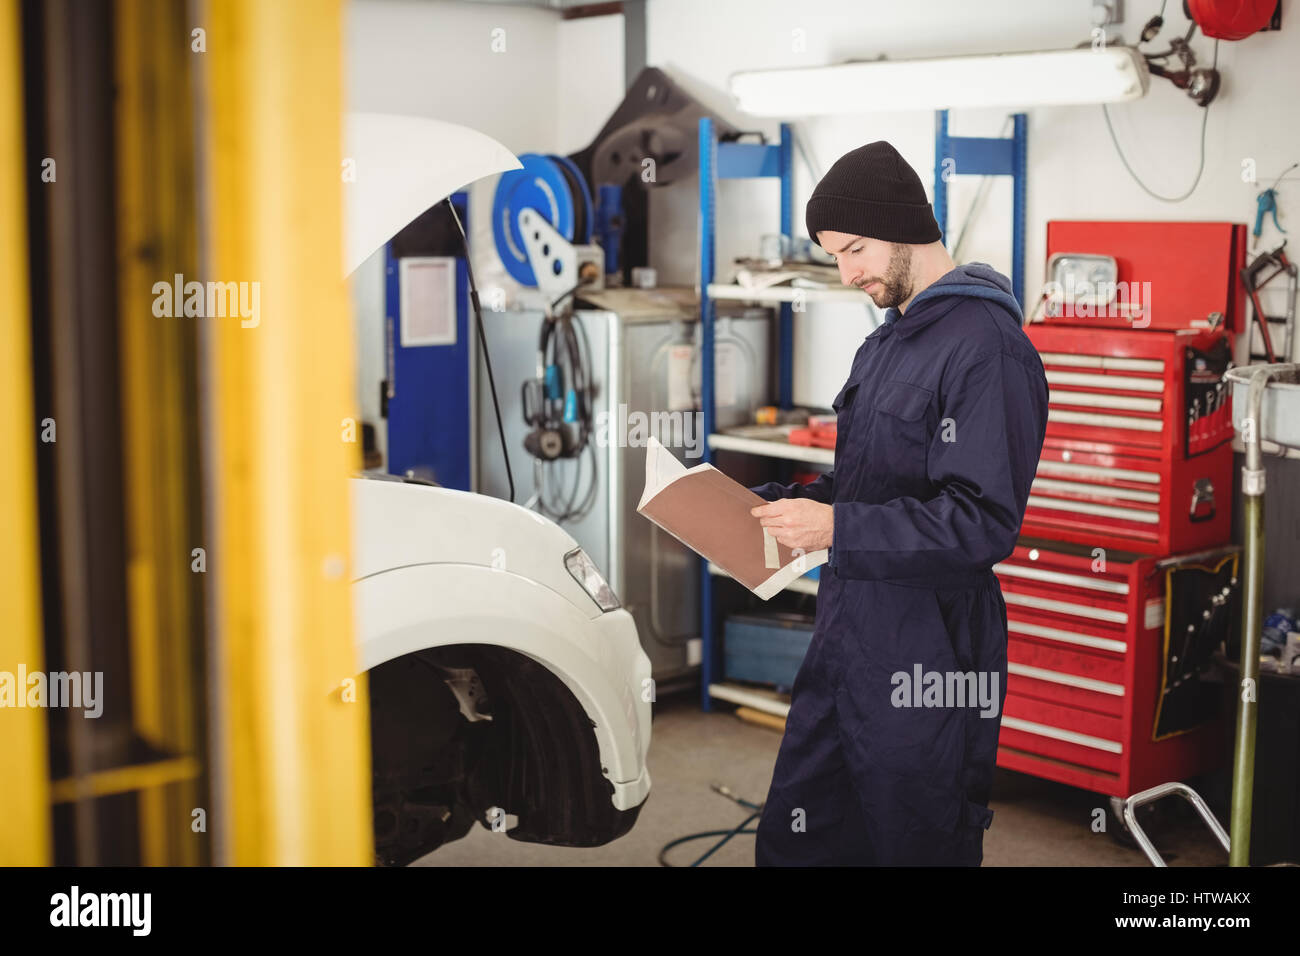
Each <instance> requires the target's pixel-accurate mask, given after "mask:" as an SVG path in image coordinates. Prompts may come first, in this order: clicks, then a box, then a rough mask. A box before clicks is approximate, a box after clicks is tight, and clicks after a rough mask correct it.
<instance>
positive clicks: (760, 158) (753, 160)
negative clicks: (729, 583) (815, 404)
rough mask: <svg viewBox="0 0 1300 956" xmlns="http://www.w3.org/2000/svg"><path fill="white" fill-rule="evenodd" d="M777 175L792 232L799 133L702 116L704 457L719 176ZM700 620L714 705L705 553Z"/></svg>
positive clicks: (703, 691) (782, 376)
mask: <svg viewBox="0 0 1300 956" xmlns="http://www.w3.org/2000/svg"><path fill="white" fill-rule="evenodd" d="M756 178H769V179H777V180H779V181H780V184H781V232H782V234H783V235H787V236H788V235H791V233H792V228H791V223H792V221H793V207H794V182H793V179H794V138H793V135H792V133H791V130H790V126H789V125H788V124H786V123H782V124H781V139H780V142H779V143H777V144H767V143H720V142H718V138H717V133H716V132H715V129H714V126H713V120H712V119H710V118H709V117H707V116H706V117H702V118H701V119H700V410H701V413H702V417H703V425H704V434H705V436H706V439H705V442H704V460H705V461H712V460H713V450H712V448H711V447H710V446H709V442H708V439H707V436H709V435H712V434H713V432H714V428H715V420H714V407H713V403H714V395H713V386H714V364H713V359H714V351H713V344H714V343H713V320H714V309H715V306H714V300H713V298H712V296H710V295H709V286H710V285H711V284H712V283H713V278H714V274H715V268H716V262H715V254H716V249H715V238H716V232H715V221H714V220H715V214H716V211H717V210H716V203H717V192H718V180H720V179H756ZM792 318H793V316H792V307H791V304H790V303H789V302H784V303H782V304H781V315H780V319H779V322H780V325H779V327H778V350H777V351H778V355H779V358H778V361H779V363H780V364H779V367H778V379H777V380H778V383H779V384H778V388H779V393H780V394H779V401H780V404H781V407H782V408H789V407H790V403H791V392H792V391H793V386H792V382H793V378H794V375H793V371H792V363H791V354H792V352H793V347H794V329H793V321H792ZM700 620H701V630H700V635H701V637H702V641H701V643H702V645H703V648H702V651H701V658H700V704H701V706H702V707H703V708H704V709H705V710H709V709H711V700H710V697H709V685H710V684H712V683H713V673H714V658H715V655H714V646H713V645H714V642H715V637H716V635H715V634H714V627H713V576H712V575H711V574H710V573H709V566H708V562H706V561H705V560H704V559H702V558H701V559H700Z"/></svg>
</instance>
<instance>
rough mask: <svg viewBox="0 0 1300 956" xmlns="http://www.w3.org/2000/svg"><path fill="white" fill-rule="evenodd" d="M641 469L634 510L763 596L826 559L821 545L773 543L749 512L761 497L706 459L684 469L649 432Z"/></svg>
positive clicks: (761, 501) (774, 540)
mask: <svg viewBox="0 0 1300 956" xmlns="http://www.w3.org/2000/svg"><path fill="white" fill-rule="evenodd" d="M645 472H646V482H645V492H644V493H643V494H642V495H641V502H640V504H639V505H637V509H636V510H637V511H638V512H639V513H640V514H643V515H645V516H646V517H647V518H649V519H650V520H651V521H653V522H654V523H655V524H657V525H658V526H659V527H661V528H663V529H664V530H665V531H667V532H668V533H669V534H671V535H672V536H673V537H674V538H676V539H677V540H679V541H681V542H682V543H683V544H684V545H686V546H687V547H688V548H690V549H691V550H692V551H694V552H696V553H697V554H699V555H701V556H703V557H704V558H707V559H708V560H709V561H710V562H712V563H713V564H715V565H717V566H718V567H719V568H721V569H722V570H723V571H726V572H727V574H729V575H731V576H732V577H733V578H735V579H736V580H737V581H739V582H740V583H741V584H743V585H745V587H747V588H749V589H750V590H751V591H753V592H754V593H755V594H757V595H758V596H759V597H760V598H762V599H763V600H764V601H766V600H767V599H768V598H770V597H771V596H772V595H773V594H775V593H776V592H777V591H780V590H781V589H782V588H784V587H785V586H786V585H788V584H789V583H790V582H791V581H793V580H794V579H795V578H797V577H799V576H800V575H802V574H804V573H806V572H807V571H809V570H811V569H812V568H815V567H817V566H818V565H820V564H824V563H825V562H826V559H827V552H826V550H825V549H822V550H820V551H812V552H807V553H803V552H798V553H796V552H795V551H792V550H791V549H790V548H787V547H786V546H785V545H783V544H779V543H778V542H777V540H776V539H775V538H774V537H772V536H771V535H770V534H768V533H767V532H765V531H764V530H763V525H762V523H761V522H760V521H759V520H758V519H757V518H755V517H754V516H753V515H751V514H750V513H749V511H750V509H751V508H754V507H757V506H758V505H762V504H766V503H767V502H765V501H764V500H763V499H762V498H760V497H759V496H758V495H756V494H754V493H753V492H752V491H750V490H749V489H748V488H746V487H744V486H743V485H741V484H738V483H737V482H736V481H734V480H732V479H731V478H728V477H727V476H726V475H724V474H723V473H722V472H720V471H718V469H716V468H714V467H713V466H712V465H710V464H708V463H707V462H705V463H703V464H699V465H696V466H695V467H694V468H687V467H686V466H685V465H683V464H682V463H681V462H679V461H678V460H677V459H676V458H675V457H674V456H673V455H672V453H671V452H669V451H668V449H666V448H664V446H663V445H661V444H660V443H659V441H658V440H657V439H655V438H653V437H652V438H651V439H650V442H649V446H648V447H647V448H646V465H645Z"/></svg>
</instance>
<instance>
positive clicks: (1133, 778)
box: [993, 537, 1232, 796]
mask: <svg viewBox="0 0 1300 956" xmlns="http://www.w3.org/2000/svg"><path fill="white" fill-rule="evenodd" d="M1220 550H1222V549H1220ZM1228 550H1232V549H1228ZM1215 553H1216V554H1217V552H1215ZM1196 560H1197V556H1195V555H1193V556H1189V557H1187V558H1175V559H1168V560H1165V561H1160V560H1158V559H1156V558H1155V557H1152V556H1148V555H1142V554H1138V553H1135V552H1128V551H1122V550H1118V549H1115V548H1113V547H1108V546H1107V545H1106V544H1104V543H1098V545H1097V546H1096V547H1095V548H1089V547H1085V546H1082V545H1072V544H1069V543H1066V542H1060V541H1046V540H1040V539H1032V538H1025V537H1022V538H1021V540H1020V542H1019V543H1018V545H1017V547H1016V549H1015V550H1014V552H1013V553H1012V554H1011V555H1010V556H1009V557H1008V558H1007V559H1006V560H1004V561H1002V562H1000V563H999V564H997V565H995V566H994V568H993V570H994V573H995V574H997V576H998V581H999V584H1000V585H1001V588H1002V596H1003V599H1004V601H1005V603H1006V607H1007V687H1006V702H1005V704H1004V707H1003V719H1002V728H1001V735H1000V738H999V751H998V763H999V765H1000V766H1004V767H1007V768H1009V769H1014V770H1020V771H1023V772H1028V773H1034V774H1037V775H1039V776H1045V777H1048V778H1049V779H1054V780H1059V781H1061V782H1064V783H1069V784H1072V785H1074V786H1081V787H1086V788H1088V789H1092V790H1095V791H1097V792H1103V793H1108V794H1114V795H1117V796H1127V795H1129V794H1130V793H1133V792H1136V791H1137V790H1138V789H1141V788H1142V785H1153V784H1154V783H1158V782H1161V780H1166V779H1179V778H1180V777H1181V776H1182V775H1184V774H1185V773H1195V772H1199V769H1193V768H1200V769H1204V768H1207V767H1208V766H1210V765H1212V764H1213V762H1214V760H1216V759H1217V756H1218V752H1217V751H1215V750H1214V748H1213V746H1210V745H1207V744H1206V741H1207V740H1210V739H1211V738H1214V735H1215V734H1216V733H1217V732H1218V729H1219V728H1218V725H1217V723H1215V724H1210V723H1203V724H1197V725H1189V726H1187V727H1185V728H1182V727H1180V728H1179V732H1177V733H1166V734H1165V735H1164V736H1163V737H1162V739H1156V733H1155V731H1156V727H1157V723H1158V721H1157V715H1158V710H1159V707H1160V702H1161V699H1162V696H1163V695H1165V694H1166V693H1167V690H1166V689H1165V687H1166V685H1167V683H1168V682H1169V681H1168V680H1167V679H1166V670H1167V667H1166V663H1165V662H1166V655H1167V650H1166V638H1165V616H1166V594H1165V589H1166V584H1165V581H1166V571H1165V568H1167V567H1174V568H1177V567H1182V566H1184V565H1187V566H1189V567H1195V568H1199V567H1200V565H1199V564H1196V563H1195V561H1196ZM1207 573H1208V572H1207ZM1225 573H1226V572H1225ZM1198 619H1199V615H1198ZM1179 620H1180V621H1181V618H1179ZM1162 774H1170V775H1169V776H1161V775H1162ZM1147 781H1150V783H1149V784H1148V783H1147Z"/></svg>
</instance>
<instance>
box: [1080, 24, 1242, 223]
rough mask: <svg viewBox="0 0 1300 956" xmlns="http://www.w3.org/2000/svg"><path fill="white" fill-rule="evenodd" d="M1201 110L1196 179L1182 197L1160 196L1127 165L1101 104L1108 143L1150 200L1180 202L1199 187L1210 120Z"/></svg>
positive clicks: (1107, 112) (1216, 43)
mask: <svg viewBox="0 0 1300 956" xmlns="http://www.w3.org/2000/svg"><path fill="white" fill-rule="evenodd" d="M1218 65H1219V41H1218V40H1215V41H1214V63H1213V65H1212V67H1211V69H1214V68H1217V67H1218ZM1201 109H1203V110H1204V111H1205V112H1204V113H1202V115H1201V158H1200V161H1199V162H1198V163H1197V165H1196V178H1195V179H1193V180H1192V184H1191V185H1190V186H1188V187H1187V190H1186V192H1184V193H1183V194H1182V195H1180V196H1162V195H1160V194H1159V193H1158V192H1156V191H1155V190H1153V189H1151V187H1149V186H1148V185H1147V184H1146V183H1144V182H1143V181H1142V179H1141V177H1139V176H1138V174H1137V173H1136V172H1135V171H1134V169H1133V167H1132V166H1130V165H1129V161H1128V159H1127V158H1126V157H1125V156H1124V150H1123V149H1122V148H1121V147H1120V145H1119V139H1118V138H1117V137H1116V136H1115V127H1114V126H1112V125H1111V122H1110V110H1109V109H1108V108H1107V106H1106V104H1105V103H1102V104H1101V112H1102V115H1103V116H1105V117H1106V129H1107V130H1108V131H1109V132H1110V141H1111V142H1112V143H1114V144H1115V152H1116V153H1117V154H1118V155H1119V161H1120V162H1121V163H1123V164H1124V168H1125V169H1126V170H1128V174H1129V175H1130V176H1131V177H1133V181H1134V182H1135V183H1137V184H1138V185H1139V186H1140V187H1141V188H1142V191H1143V192H1145V193H1146V194H1147V195H1148V196H1150V197H1151V198H1152V199H1158V200H1160V201H1161V202H1168V203H1177V202H1182V201H1183V200H1184V199H1187V198H1188V197H1189V196H1191V194H1192V193H1194V192H1196V187H1197V186H1199V185H1200V183H1201V174H1202V173H1204V172H1205V127H1206V124H1207V123H1208V122H1209V119H1210V107H1209V106H1208V105H1207V106H1203V107H1201Z"/></svg>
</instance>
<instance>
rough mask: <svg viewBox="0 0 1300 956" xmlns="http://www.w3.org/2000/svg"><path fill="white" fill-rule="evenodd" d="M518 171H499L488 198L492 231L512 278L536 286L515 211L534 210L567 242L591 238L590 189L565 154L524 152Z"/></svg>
mask: <svg viewBox="0 0 1300 956" xmlns="http://www.w3.org/2000/svg"><path fill="white" fill-rule="evenodd" d="M519 162H520V163H522V164H523V168H522V169H512V170H510V171H509V172H507V173H503V174H502V175H501V179H500V181H499V182H498V183H497V191H496V197H495V198H494V199H493V201H492V235H493V238H494V239H495V240H496V247H497V255H499V256H500V257H501V261H502V262H503V263H505V267H506V271H507V272H509V273H510V275H511V277H513V278H514V279H515V281H517V282H519V283H521V284H523V285H526V286H535V285H537V276H536V275H534V274H533V266H532V263H530V262H529V261H528V251H527V247H526V246H525V245H524V237H523V236H522V235H521V234H520V232H519V213H520V212H521V211H522V210H524V209H530V208H531V209H534V210H536V211H537V212H538V213H539V214H540V215H541V216H542V218H544V219H545V220H546V221H547V222H549V223H550V224H551V226H552V227H553V228H554V229H555V231H556V232H558V233H559V234H560V235H562V236H563V237H564V238H565V239H567V240H568V241H569V242H571V243H573V244H574V245H586V244H588V243H590V242H591V228H592V223H593V215H592V205H591V193H590V192H588V190H587V183H586V181H585V180H584V179H583V176H582V173H581V172H579V170H578V167H577V166H576V165H575V164H574V163H573V161H572V160H570V159H569V158H568V157H565V156H549V155H544V154H541V153H524V154H522V155H521V156H520V157H519Z"/></svg>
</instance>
